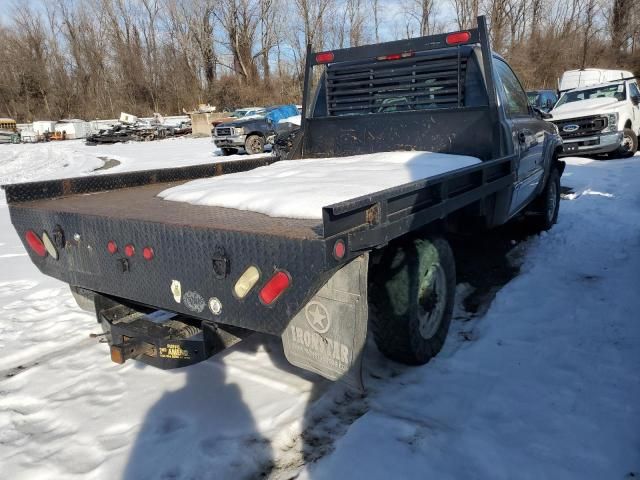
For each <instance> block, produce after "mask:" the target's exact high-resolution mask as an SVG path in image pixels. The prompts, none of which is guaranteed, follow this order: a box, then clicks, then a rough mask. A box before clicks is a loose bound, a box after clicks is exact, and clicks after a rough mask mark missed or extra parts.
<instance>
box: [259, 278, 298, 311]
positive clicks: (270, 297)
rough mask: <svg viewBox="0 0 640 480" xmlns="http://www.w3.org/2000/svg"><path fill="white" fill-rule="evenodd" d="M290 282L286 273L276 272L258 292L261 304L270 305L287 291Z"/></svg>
mask: <svg viewBox="0 0 640 480" xmlns="http://www.w3.org/2000/svg"><path fill="white" fill-rule="evenodd" d="M290 282H291V278H290V277H289V274H288V273H287V272H285V271H284V270H280V271H278V272H276V273H275V274H274V275H273V277H271V278H270V279H269V281H268V282H267V283H266V284H265V286H264V287H262V290H260V295H259V297H260V300H262V303H264V304H265V305H271V304H272V303H273V302H275V301H276V300H277V298H278V297H279V296H280V295H282V292H284V291H285V290H286V289H287V287H288V286H289V283H290Z"/></svg>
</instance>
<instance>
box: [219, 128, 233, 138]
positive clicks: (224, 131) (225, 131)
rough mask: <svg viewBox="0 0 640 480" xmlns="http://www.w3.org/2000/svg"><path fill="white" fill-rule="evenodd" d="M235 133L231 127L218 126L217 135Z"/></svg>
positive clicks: (223, 135)
mask: <svg viewBox="0 0 640 480" xmlns="http://www.w3.org/2000/svg"><path fill="white" fill-rule="evenodd" d="M232 134H233V128H231V127H216V137H227V136H229V135H232Z"/></svg>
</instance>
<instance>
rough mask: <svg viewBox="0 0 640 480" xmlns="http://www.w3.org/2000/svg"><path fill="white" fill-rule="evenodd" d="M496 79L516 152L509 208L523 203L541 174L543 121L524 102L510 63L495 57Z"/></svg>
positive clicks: (543, 135) (526, 200)
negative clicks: (516, 174) (515, 173)
mask: <svg viewBox="0 0 640 480" xmlns="http://www.w3.org/2000/svg"><path fill="white" fill-rule="evenodd" d="M494 65H495V68H496V73H497V77H498V80H499V86H498V91H499V92H498V95H499V96H500V100H501V103H502V105H503V107H504V111H505V114H506V116H507V118H508V119H509V120H510V123H511V134H512V138H513V145H514V149H515V153H518V154H519V157H520V158H519V165H518V179H517V181H516V185H515V189H514V192H513V198H512V201H511V212H510V213H514V212H516V211H517V210H519V209H520V208H522V206H524V205H525V204H526V203H527V202H528V200H529V199H530V198H531V196H532V195H534V194H535V190H536V187H537V186H538V184H539V183H540V181H541V179H542V175H543V174H544V155H543V150H544V137H545V129H544V122H543V121H542V120H540V119H539V118H537V117H536V116H535V115H534V112H533V109H532V108H531V107H530V106H529V103H528V102H527V95H526V94H525V92H524V89H523V88H522V86H521V85H520V82H519V81H518V78H517V77H516V76H515V74H514V73H513V71H512V70H511V68H510V67H509V65H507V64H506V63H505V62H504V61H502V60H501V59H499V58H495V59H494Z"/></svg>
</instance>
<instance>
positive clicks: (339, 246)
mask: <svg viewBox="0 0 640 480" xmlns="http://www.w3.org/2000/svg"><path fill="white" fill-rule="evenodd" d="M345 253H347V247H346V246H345V244H344V240H338V241H337V242H336V243H334V244H333V256H334V257H336V258H337V259H338V260H340V259H341V258H343V257H344V254H345Z"/></svg>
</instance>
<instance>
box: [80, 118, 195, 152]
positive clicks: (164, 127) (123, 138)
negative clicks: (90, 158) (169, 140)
mask: <svg viewBox="0 0 640 480" xmlns="http://www.w3.org/2000/svg"><path fill="white" fill-rule="evenodd" d="M189 133H191V120H178V121H175V122H171V121H167V120H164V119H163V118H162V117H160V116H158V115H157V116H154V118H153V119H152V120H139V119H138V118H137V117H135V116H133V115H128V114H124V113H123V114H121V115H120V123H118V124H116V125H113V126H112V127H110V128H106V129H102V130H99V131H98V133H94V134H93V135H89V136H88V137H87V140H86V143H87V145H98V144H105V143H120V142H129V141H138V142H140V141H151V140H158V139H161V138H166V137H177V136H181V135H187V134H189Z"/></svg>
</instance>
